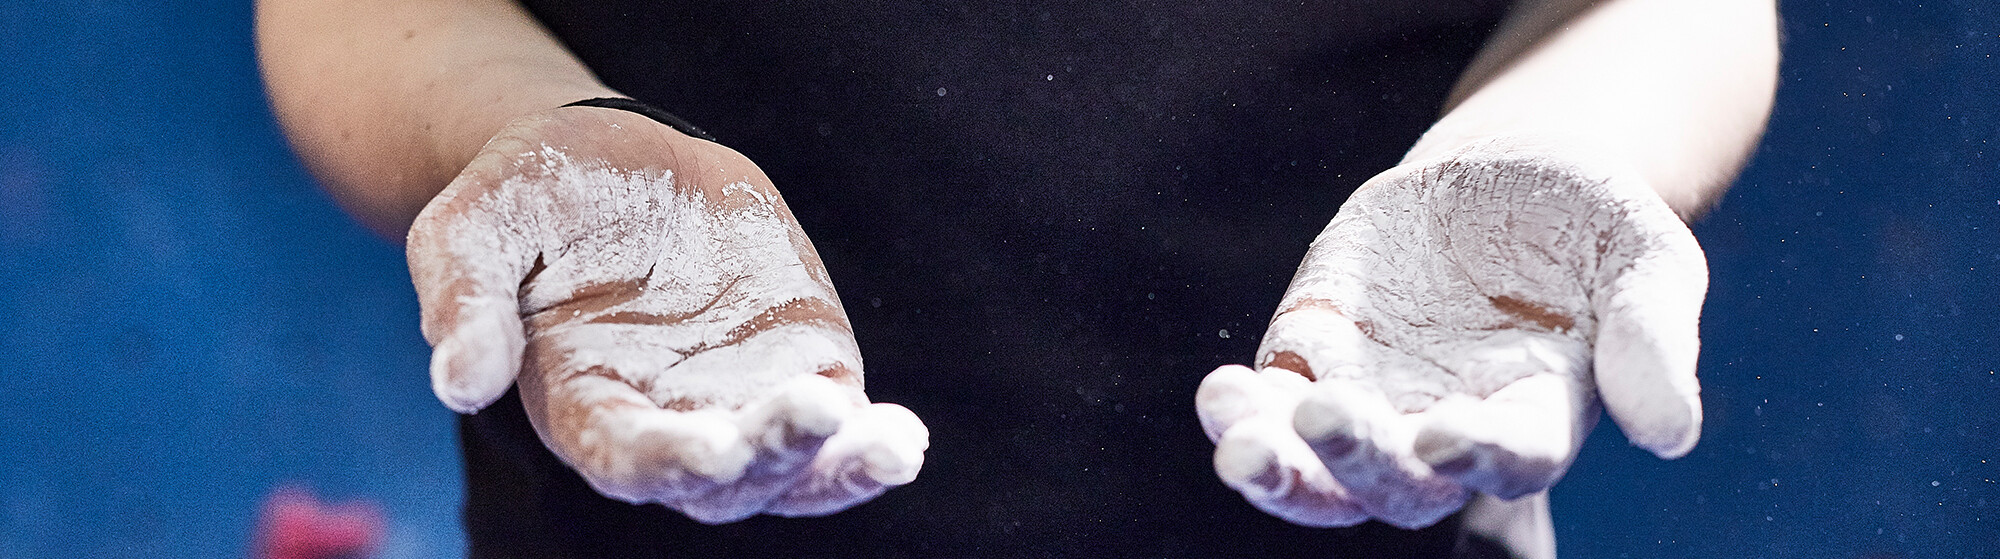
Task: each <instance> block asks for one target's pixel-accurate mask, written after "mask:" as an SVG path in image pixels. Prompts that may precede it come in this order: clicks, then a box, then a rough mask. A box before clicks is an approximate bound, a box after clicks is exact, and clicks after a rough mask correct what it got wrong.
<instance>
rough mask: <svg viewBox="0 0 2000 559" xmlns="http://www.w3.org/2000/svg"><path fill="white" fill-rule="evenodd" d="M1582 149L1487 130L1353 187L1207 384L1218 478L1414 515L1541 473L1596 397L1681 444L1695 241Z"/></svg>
mask: <svg viewBox="0 0 2000 559" xmlns="http://www.w3.org/2000/svg"><path fill="white" fill-rule="evenodd" d="M1582 153H1583V152H1582V150H1578V149H1574V148H1564V147H1558V146H1556V145H1554V144H1549V143H1540V142H1534V141H1523V140H1510V139H1500V140H1486V141H1481V142H1476V143H1473V144H1471V145H1469V146H1467V147H1465V148H1462V149H1460V150H1458V151H1456V152H1454V153H1451V154H1449V155H1446V156H1444V157H1441V158H1439V159H1433V160H1426V161H1414V162H1407V163H1405V164H1404V165H1401V166H1398V167H1396V168H1394V169H1391V170H1389V171H1387V172H1385V173H1382V174H1381V175H1379V176H1377V177H1375V178H1374V179H1372V180H1370V181H1368V183H1367V184H1364V185H1362V187H1361V188H1360V189H1359V190H1357V191H1356V192H1355V193H1354V195H1353V196H1352V197H1351V198H1350V199H1349V200H1348V201H1347V203H1346V204H1345V205H1343V206H1342V207H1341V209H1340V213H1339V214H1338V215H1337V216H1336V217H1335V218H1334V219H1333V222H1332V223H1331V224H1329V225H1328V226H1327V228H1326V231H1325V232H1324V233H1322V234H1321V235H1320V236H1319V238H1318V239H1317V240H1315V241H1314V242H1313V245H1312V248H1311V250H1310V251H1309V252H1308V253H1307V255H1306V258H1305V261H1304V263H1303V264H1301V265H1300V266H1299V271H1298V275H1297V276H1296V277H1294V278H1293V280H1292V284H1291V287H1290V288H1289V290H1288V291H1287V292H1286V294H1285V297H1284V299H1283V302H1282V303H1280V305H1279V307H1278V312H1277V315H1276V316H1275V317H1274V318H1273V319H1272V320H1271V326H1270V329H1269V331H1268V333H1267V334H1266V335H1265V338H1264V342H1263V344H1262V346H1261V347H1259V349H1258V352H1257V365H1258V369H1257V370H1254V371H1253V370H1251V369H1249V368H1246V367H1242V366H1235V365H1231V366H1225V367H1222V368H1219V369H1217V370H1216V371H1215V372H1213V373H1211V374H1210V375H1209V376H1208V377H1207V378H1206V379H1204V380H1203V381H1202V385H1201V388H1200V389H1199V391H1198V392H1197V395H1196V400H1197V401H1196V408H1197V410H1198V412H1199V413H1200V416H1201V420H1202V427H1203V428H1204V429H1205V430H1206V431H1207V433H1208V436H1209V438H1210V439H1211V440H1214V441H1215V442H1216V445H1217V446H1216V452H1215V469H1216V473H1217V474H1219V475H1220V477H1221V478H1222V480H1223V481H1224V482H1225V483H1227V484H1228V485H1229V486H1230V487H1232V488H1235V489H1236V490H1237V491H1240V492H1242V493H1243V494H1244V496H1245V497H1247V498H1248V499H1249V500H1250V502H1251V503H1252V504H1254V505H1256V506H1257V507H1259V508H1260V509H1263V510H1264V511H1266V512H1269V513H1270V514H1273V515H1276V516H1278V517H1280V518H1284V519H1286V520H1288V521H1291V522H1294V523H1298V524H1302V525H1308V526H1345V525H1352V524H1357V523H1360V522H1362V521H1364V520H1367V519H1369V518H1371V517H1372V518H1376V519H1380V520H1382V521H1384V522H1388V523H1390V524H1394V525H1397V526H1402V527H1405V528H1416V527H1422V526H1427V525H1430V524H1432V523H1435V522H1437V521H1438V520H1439V519H1441V518H1443V517H1444V516H1446V515H1448V514H1450V513H1452V512H1453V511H1456V510H1458V509H1459V507H1461V506H1463V505H1464V504H1465V502H1466V499H1467V498H1468V497H1469V496H1470V491H1480V492H1484V493H1487V494H1490V495H1493V496H1496V497H1500V498H1503V499H1513V498H1516V497H1519V496H1522V495H1528V494H1532V493H1536V492H1540V491H1543V490H1546V489H1547V488H1548V487H1549V486H1551V485H1553V484H1555V482H1556V481H1557V480H1558V479H1560V478H1561V477H1562V474H1563V472H1564V471H1565V470H1566V469H1568V467H1569V464H1570V462H1571V460H1572V459H1574V458H1575V455H1576V452H1577V449H1578V447H1579V445H1581V444H1582V443H1583V440H1584V436H1585V435H1586V434H1587V433H1589V432H1590V429H1591V428H1592V427H1593V426H1594V425H1595V423H1596V420H1597V413H1598V407H1597V406H1598V405H1599V398H1600V397H1601V398H1602V405H1604V406H1605V408H1606V409H1608V410H1609V412H1610V414H1611V416H1612V418H1613V419H1614V420H1616V421H1617V422H1618V425H1619V427H1621V428H1622V429H1623V430H1624V431H1625V434H1626V436H1627V437H1629V438H1630V439H1631V440H1632V442H1633V443H1634V444H1637V445H1639V446H1641V447H1644V448H1646V449H1648V450H1651V451H1652V452H1653V453H1655V454H1657V455H1659V456H1661V457H1662V458H1676V457H1679V456H1681V455H1683V454H1686V453H1687V452H1688V451H1689V450H1690V449H1691V448H1693V446H1694V444H1695V440H1696V438H1698V437H1699V436H1700V431H1701V401H1700V396H1699V394H1698V392H1699V387H1698V386H1697V384H1696V380H1695V357H1696V353H1697V352H1698V344H1699V341H1698V339H1697V336H1698V333H1699V332H1698V330H1699V329H1698V324H1697V323H1698V320H1699V317H1700V313H1701V302H1702V297H1703V295H1704V292H1705V291H1706V289H1707V284H1708V272H1707V267H1706V265H1705V263H1704V262H1703V256H1702V253H1701V247H1700V246H1699V245H1697V244H1696V243H1695V239H1694V236H1693V235H1692V234H1691V233H1689V232H1688V229H1687V227H1686V226H1684V225H1683V224H1682V223H1681V222H1680V220H1679V219H1678V218H1677V217H1676V216H1675V215H1674V213H1673V212H1672V211H1671V210H1669V209H1668V208H1667V205H1666V204H1665V203H1663V202H1661V200H1660V198H1659V196H1658V195H1656V194H1655V193H1654V192H1653V191H1652V189H1650V188H1649V187H1648V185H1647V184H1646V183H1645V182H1644V181H1643V180H1640V179H1637V178H1636V175H1635V174H1633V173H1629V172H1622V171H1621V170H1619V169H1617V168H1615V167H1611V166H1606V165H1600V164H1595V163H1592V162H1593V161H1602V160H1601V159H1592V158H1589V157H1586V156H1584V155H1583V154H1582ZM1593 365H1594V369H1593Z"/></svg>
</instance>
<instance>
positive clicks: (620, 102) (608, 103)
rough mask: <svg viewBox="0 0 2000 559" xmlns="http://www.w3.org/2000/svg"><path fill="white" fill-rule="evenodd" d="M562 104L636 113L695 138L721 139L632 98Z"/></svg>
mask: <svg viewBox="0 0 2000 559" xmlns="http://www.w3.org/2000/svg"><path fill="white" fill-rule="evenodd" d="M563 106H565V107H598V108H603V109H617V110H621V111H626V112H631V113H637V114H639V115H641V116H644V117H646V118H650V119H653V122H658V123H660V124H665V125H667V127H668V128H672V129H674V130H677V131H679V132H680V133H682V134H687V135H689V136H694V137H696V138H700V139H703V140H708V141H711V142H716V143H721V140H717V139H715V136H711V135H709V133H708V132H707V131H705V130H702V129H701V128H700V127H697V126H695V125H694V124H691V123H689V122H688V121H687V120H685V119H682V118H681V117H677V116H674V113H670V112H667V111H664V110H661V109H660V108H659V107H655V106H652V105H648V104H645V103H642V102H639V101H637V100H634V99H626V98H623V97H598V98H595V99H584V100H582V101H577V102H575V103H568V104H564V105H563Z"/></svg>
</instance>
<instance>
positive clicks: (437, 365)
mask: <svg viewBox="0 0 2000 559" xmlns="http://www.w3.org/2000/svg"><path fill="white" fill-rule="evenodd" d="M489 147H490V146H489ZM495 151H496V150H491V149H489V150H487V152H486V154H482V155H481V157H480V158H478V159H475V160H474V161H473V162H472V164H471V165H468V166H467V168H466V169H467V170H466V171H465V172H464V173H461V174H460V175H459V176H458V178H457V179H455V180H453V181H452V183H451V184H450V185H449V186H446V187H445V189H444V191H443V192H441V193H439V194H438V196H437V197H436V198H434V199H432V200H431V202H430V204H429V205H426V206H425V207H424V210H423V212H422V213H420V214H418V216H417V219H416V222H415V223H413V224H412V225H411V226H410V234H409V239H408V245H407V246H408V248H407V251H408V257H409V263H410V279H411V280H412V282H413V283H415V284H416V289H417V302H418V304H419V305H420V306H421V307H422V314H423V332H424V339H425V340H428V341H429V342H430V343H431V347H432V350H431V390H432V391H433V392H436V393H437V397H438V400H440V401H443V402H444V405H445V407H448V408H451V409H452V411H456V412H459V413H468V414H469V413H473V412H477V411H479V410H480V409H481V408H484V407H486V406H487V405H488V404H492V403H493V401H494V400H498V399H500V397H501V396H502V395H505V394H506V393H507V389H508V387H510V386H512V385H513V384H514V377H515V376H516V375H518V374H519V372H520V369H521V351H522V348H523V347H524V345H525V343H526V338H525V336H524V333H523V331H522V324H521V315H520V303H519V289H520V285H521V282H522V280H523V278H525V277H526V276H527V275H528V273H529V269H530V267H531V266H532V265H533V264H534V258H535V257H536V255H537V254H538V251H536V250H535V249H534V247H532V246H531V244H530V243H528V242H527V241H526V240H527V238H528V236H527V235H524V234H522V232H521V230H520V229H519V228H520V225H519V223H520V222H522V221H523V220H522V219H521V218H520V217H519V216H518V215H517V214H519V213H521V212H519V211H518V210H519V208H516V207H515V205H514V204H512V203H509V201H508V200H506V199H505V198H504V197H503V196H502V192H501V190H500V189H499V188H497V183H498V180H497V177H496V174H495V173H492V172H485V171H483V170H489V169H493V168H496V167H499V165H496V163H498V161H496V159H497V157H495V156H494V155H493V154H494V152H495Z"/></svg>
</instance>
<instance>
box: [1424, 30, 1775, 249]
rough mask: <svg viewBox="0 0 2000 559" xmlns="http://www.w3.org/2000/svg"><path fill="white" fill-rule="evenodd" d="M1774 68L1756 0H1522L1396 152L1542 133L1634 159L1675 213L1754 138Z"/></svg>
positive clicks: (1729, 169)
mask: <svg viewBox="0 0 2000 559" xmlns="http://www.w3.org/2000/svg"><path fill="white" fill-rule="evenodd" d="M1593 4H1595V5H1593ZM1777 70H1778V24H1777V10H1776V6H1775V5H1773V3H1772V2H1771V1H1770V0H1602V1H1596V2H1593V1H1592V0H1532V1H1528V2H1524V3H1523V4H1522V5H1521V6H1518V7H1517V8H1516V9H1515V11H1514V13H1512V14H1510V15H1509V17H1508V20H1507V21H1506V22H1505V23H1503V24H1502V26H1501V29H1500V31H1499V32H1498V33H1497V35H1496V37H1495V39H1494V40H1493V41H1492V42H1491V43H1489V45H1488V47H1487V48H1486V50H1485V51H1484V52H1482V53H1481V54H1480V56H1479V58H1478V59H1476V60H1475V61H1474V62H1473V64H1472V66H1471V67H1470V68H1469V69H1468V70H1467V72H1466V74H1465V75H1464V76H1463V77H1461V79H1460V83H1459V86H1458V88H1457V90H1455V91H1454V92H1453V95H1452V103H1451V107H1450V108H1449V109H1448V111H1447V112H1446V114H1445V116H1444V118H1443V119H1440V120H1439V121H1438V123H1437V124H1436V125H1434V126H1432V127H1431V129H1430V131H1429V132H1427V133H1425V135H1424V138H1423V139H1422V140H1420V141H1418V142H1417V145H1416V146H1415V147H1413V148H1411V150H1410V153H1409V155H1408V156H1407V157H1406V158H1405V160H1406V161H1414V160H1418V159H1424V158H1427V157H1431V156H1435V155H1439V154H1442V153H1445V152H1449V151H1451V150H1452V149H1454V148H1457V147H1459V146H1461V145H1463V144H1464V143H1466V142H1468V141H1471V140H1475V139H1478V138H1484V137H1492V136H1509V135H1512V136H1539V137H1547V138H1551V139H1555V140H1557V141H1562V142H1569V143H1573V144H1575V145H1580V146H1587V147H1589V148H1591V149H1594V150H1597V152H1598V154H1599V155H1602V156H1605V157H1611V158H1614V159H1615V160H1616V161H1615V162H1616V163H1618V164H1622V165H1627V166H1629V167H1630V168H1632V169H1635V170H1637V171H1638V172H1640V173H1641V174H1642V175H1643V176H1645V177H1646V179H1647V180H1648V181H1650V182H1651V184H1652V185H1653V187H1654V189H1655V190H1656V191H1658V192H1659V193H1660V197H1661V198H1662V199H1664V200H1666V202H1667V204H1668V205H1669V206H1671V207H1673V209H1674V211H1675V212H1677V213H1679V214H1681V216H1682V217H1683V219H1686V218H1690V217H1692V216H1694V215H1696V214H1698V213H1699V212H1700V211H1701V210H1703V209H1704V208H1706V207H1707V206H1708V204H1709V203H1711V202H1712V201H1713V200H1714V199H1715V198H1716V197H1717V196H1719V195H1720V194H1721V193H1722V191H1723V189H1725V188H1727V186H1728V184H1729V182H1730V181H1731V180H1733V179H1734V178H1735V175H1736V172H1737V171H1738V170H1739V169H1740V168H1741V167H1742V165H1743V162H1744V160H1745V159H1747V158H1748V156H1749V154H1750V152H1751V150H1752V149H1754V148H1755V147H1756V145H1757V139H1758V137H1759V136H1760V135H1762V132H1763V129H1764V121H1765V119H1766V118H1768V117H1769V115H1770V111H1771V101H1772V97H1773V95H1774V93H1775V91H1776V88H1777Z"/></svg>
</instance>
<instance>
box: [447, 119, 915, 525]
mask: <svg viewBox="0 0 2000 559" xmlns="http://www.w3.org/2000/svg"><path fill="white" fill-rule="evenodd" d="M409 260H410V270H411V276H412V278H413V279H414V280H415V283H416V286H417V292H418V295H419V298H420V302H421V304H422V307H423V318H424V320H423V326H424V333H425V337H426V338H427V339H429V340H431V342H432V343H433V345H434V346H435V351H434V353H433V356H432V366H431V373H432V381H433V387H434V389H435V390H436V392H437V394H438V397H439V398H440V399H441V400H443V401H444V402H445V403H446V405H448V406H450V407H451V408H453V409H455V410H458V411H460V412H466V413H470V412H473V411H476V410H478V409H480V408H482V407H484V406H486V405H488V404H490V403H492V402H493V401H494V400H496V399H498V398H499V397H500V396H501V395H502V394H504V393H505V392H506V391H507V389H508V387H509V386H510V385H515V384H516V383H517V382H518V386H519V388H520V391H521V401H522V403H523V404H524V405H525V406H526V407H527V412H528V417H529V419H530V420H531V422H532V423H533V424H534V427H535V430H536V432H537V433H538V434H539V435H540V436H541V439H542V441H543V442H544V443H546V444H547V445H548V446H549V448H550V450H552V451H554V453H555V454H556V455H557V456H558V457H561V458H562V459H563V460H564V461H565V462H566V463H568V464H569V465H570V466H571V467H573V468H575V469H576V470H577V471H578V472H579V473H580V474H582V476H583V478H584V479H585V480H587V481H588V482H589V483H590V484H591V486H592V487H593V488H595V489H597V490H598V491H599V492H600V493H603V494H605V495H607V496H610V497H613V498H617V499H620V500H624V501H628V502H634V503H643V502H657V503H662V504H665V505H667V506H669V507H672V508H675V509H677V510H680V511H682V512H684V513H686V514H688V515H689V516H690V517H693V518H695V519H696V520H700V521H703V522H711V523H714V522H728V521H734V520H738V519H741V518H745V517H748V516H751V515H754V514H757V513H771V514H780V515H817V514H828V513H832V512H836V511H839V510H842V509H845V508H847V507H849V506H852V505H854V504H856V503H859V502H862V501H865V500H867V499H869V498H872V497H874V496H875V495H877V494H879V493H881V492H882V491H884V490H886V489H887V488H888V487H891V486H895V485H900V484H903V483H908V482H909V481H910V480H911V479H913V478H914V477H915V475H916V473H917V470H918V468H919V467H921V465H922V462H923V451H924V449H925V448H926V447H927V446H928V433H927V432H926V431H925V429H924V426H923V423H922V422H921V421H919V420H918V419H917V417H916V416H915V415H913V414H911V413H910V412H909V411H908V410H906V409H904V408H902V407H901V406H896V405H894V404H870V403H868V399H867V397H866V396H865V395H864V394H863V392H862V368H861V357H860V352H859V350H858V349H857V348H856V346H855V342H854V336H853V333H852V330H851V327H850V326H849V324H848V321H847V317H846V314H845V311H843V310H842V309H841V306H840V302H839V298H838V297H837V296H836V295H835V294H834V291H833V287H832V284H831V282H830V281H829V280H828V278H827V277H826V271H825V268H824V267H823V266H822V265H821V263H820V260H819V256H818V255H817V254H816V253H815V252H814V251H813V248H812V243H811V242H810V241H809V240H808V239H807V238H806V236H805V234H804V232H803V231H801V230H800V229H799V227H798V225H797V223H796V221H795V220H794V219H793V218H792V215H791V213H790V211H789V210H788V209H786V207H785V204H784V201H783V199H782V198H781V197H779V195H778V192H777V190H775V189H774V188H773V187H772V186H771V185H770V181H769V179H768V178H766V177H765V176H764V174H763V172H762V171H761V170H759V169H758V168H757V166H756V165H755V164H753V163H751V162H750V161H749V160H748V159H746V158H744V157H743V156H742V155H740V154H738V153H736V152H735V151H733V150H730V149H728V148H725V147H722V146H720V145H717V144H714V143H710V142H705V141H700V140H696V139H694V138H691V137H688V136H685V135H682V134H680V133H678V132H675V131H673V130H671V129H669V128H667V127H665V126H662V125H660V124H657V123H655V122H653V121H651V120H648V119H646V118H644V117H641V116H638V115H635V114H632V113H627V112H623V111H616V110H610V109H599V108H587V107H573V108H564V109H557V110H554V111H550V112H546V113H542V114H537V115H531V116H528V117H524V118H522V119H519V120H517V121H516V122H514V123H512V124H511V125H510V126H509V127H508V128H507V129H506V130H503V131H502V132H501V133H500V134H499V135H498V136H496V137H495V138H494V139H493V140H492V141H491V142H489V143H488V144H487V145H486V147H485V148H484V150H483V151H482V152H481V153H480V154H479V156H478V157H477V158H476V159H475V160H474V161H473V162H472V163H471V164H470V165H468V166H467V168H466V169H465V170H464V171H463V172H462V173H461V174H460V175H459V177H458V178H457V179H456V180H455V181H454V182H453V183H452V184H451V185H450V186H449V187H447V188H446V189H445V190H444V192H443V193H441V194H439V195H438V197H437V198H436V199H435V200H433V201H432V202H431V203H430V204H429V205H428V206H427V207H426V208H425V209H424V211H423V213H422V214H421V215H420V216H419V217H418V219H417V222H416V224H415V225H413V226H412V228H411V230H410V238H409Z"/></svg>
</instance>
